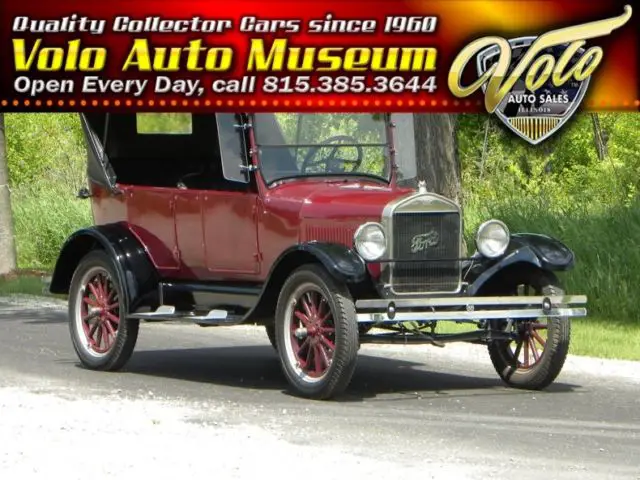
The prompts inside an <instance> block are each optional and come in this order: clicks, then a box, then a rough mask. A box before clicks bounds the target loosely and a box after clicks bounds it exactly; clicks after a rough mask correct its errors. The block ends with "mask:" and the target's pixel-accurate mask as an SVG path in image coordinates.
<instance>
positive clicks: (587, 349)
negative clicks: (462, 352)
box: [436, 317, 640, 360]
mask: <svg viewBox="0 0 640 480" xmlns="http://www.w3.org/2000/svg"><path fill="white" fill-rule="evenodd" d="M570 321H571V343H570V344H569V353H570V354H572V355H580V356H587V357H598V358H609V359H617V360H640V325H637V324H634V323H626V324H624V323H622V324H621V323H614V322H609V321H607V320H603V319H601V318H598V317H593V318H592V317H583V318H574V319H572V320H570ZM475 329H476V327H475V325H472V324H456V323H453V322H440V323H439V324H438V326H437V328H436V333H461V332H467V331H473V330H475Z"/></svg>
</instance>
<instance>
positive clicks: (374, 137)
mask: <svg viewBox="0 0 640 480" xmlns="http://www.w3.org/2000/svg"><path fill="white" fill-rule="evenodd" d="M254 127H255V136H256V143H257V145H258V149H259V156H260V167H261V171H262V175H263V176H264V178H265V181H266V182H267V183H272V182H274V181H276V180H282V179H285V178H295V177H311V176H335V175H339V176H345V175H348V176H370V177H376V178H379V179H381V180H384V181H389V176H390V171H391V169H390V168H389V147H388V144H387V135H386V123H385V117H384V115H382V114H357V113H256V114H255V121H254Z"/></svg>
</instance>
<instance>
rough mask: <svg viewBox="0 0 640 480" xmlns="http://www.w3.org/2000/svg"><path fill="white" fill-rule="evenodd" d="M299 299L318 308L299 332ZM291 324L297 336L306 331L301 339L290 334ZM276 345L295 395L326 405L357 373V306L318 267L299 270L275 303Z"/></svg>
mask: <svg viewBox="0 0 640 480" xmlns="http://www.w3.org/2000/svg"><path fill="white" fill-rule="evenodd" d="M307 292H308V294H309V297H307ZM302 296H304V297H305V299H306V300H305V302H307V306H310V305H311V303H309V302H315V303H313V304H314V305H316V306H314V308H315V310H316V311H317V315H316V316H313V315H311V316H309V317H307V320H309V318H315V319H316V320H315V321H314V322H313V324H311V323H310V324H309V327H308V328H301V327H302V326H303V321H302V320H301V319H300V318H299V317H297V316H296V313H295V312H296V311H298V313H301V312H302V310H297V308H302V309H304V303H305V302H302V300H301V298H302ZM327 307H328V309H327ZM305 311H306V310H305ZM329 314H330V315H329ZM303 316H304V314H303ZM323 318H324V321H323V320H322V319H323ZM294 319H297V320H296V322H297V327H296V332H298V331H301V330H304V331H306V334H305V336H304V340H303V339H302V338H296V337H295V336H294V334H293V333H292V331H293V330H294V326H295V325H294V323H296V322H294ZM276 342H277V350H278V354H279V356H280V362H281V365H282V369H283V371H284V374H285V376H286V378H287V380H288V382H289V384H290V385H291V387H292V388H293V390H294V391H295V392H296V394H298V395H299V396H302V397H306V398H312V399H317V400H326V399H330V398H333V397H335V396H336V395H339V394H341V393H343V392H344V391H345V389H346V388H347V386H348V385H349V383H350V381H351V378H352V376H353V372H354V371H355V368H356V362H357V354H358V348H359V345H358V325H357V321H356V311H355V305H354V303H353V300H352V298H351V296H350V294H349V291H348V289H347V288H346V287H345V286H344V285H342V284H340V283H338V282H336V281H335V280H334V279H333V278H332V277H331V276H329V274H327V273H326V271H325V270H324V269H323V268H322V267H320V266H318V265H314V264H311V265H305V266H302V267H300V268H298V269H297V270H296V271H294V272H293V273H292V275H291V276H290V277H289V278H288V279H287V281H286V282H285V284H284V285H283V287H282V290H281V292H280V295H279V298H278V305H277V308H276ZM305 344H306V350H305ZM331 345H333V348H331ZM298 347H299V350H298V351H297V353H296V351H295V349H297V348H298ZM310 351H312V352H313V354H312V355H311V354H310V353H309V352H310ZM303 352H305V353H303ZM323 352H324V353H323ZM303 356H304V357H305V358H304V359H303V358H302V357H303ZM311 357H313V358H311ZM312 360H313V361H312ZM302 363H304V364H305V365H302ZM312 365H313V371H311V370H312V368H311V366H312ZM305 366H306V367H307V370H306V371H305ZM322 367H324V368H322ZM319 368H321V369H322V372H321V373H319V372H318V369H319Z"/></svg>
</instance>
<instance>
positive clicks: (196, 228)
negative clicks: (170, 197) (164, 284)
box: [174, 190, 207, 277]
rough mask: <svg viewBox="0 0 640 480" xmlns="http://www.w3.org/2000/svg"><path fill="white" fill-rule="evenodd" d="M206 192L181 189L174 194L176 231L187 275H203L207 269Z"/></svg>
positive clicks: (183, 267)
mask: <svg viewBox="0 0 640 480" xmlns="http://www.w3.org/2000/svg"><path fill="white" fill-rule="evenodd" d="M204 193H205V192H201V191H198V190H179V191H177V193H175V194H174V201H175V209H174V217H175V231H176V243H177V247H178V254H179V255H180V264H181V269H182V270H183V273H184V274H185V276H187V277H189V276H196V277H198V276H203V275H205V274H206V270H207V260H206V256H205V251H206V250H205V245H204V226H203V223H204V222H203V216H202V203H203V202H202V199H203V196H204Z"/></svg>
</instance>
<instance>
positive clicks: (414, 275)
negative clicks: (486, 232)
mask: <svg viewBox="0 0 640 480" xmlns="http://www.w3.org/2000/svg"><path fill="white" fill-rule="evenodd" d="M392 255H393V260H394V263H393V266H392V269H391V285H392V287H393V289H394V291H395V292H396V293H420V292H450V291H455V290H456V289H457V288H458V284H459V280H460V262H459V260H458V259H459V257H460V214H459V213H457V212H411V213H396V214H395V215H394V216H393V248H392ZM397 260H400V261H397ZM402 260H407V261H406V262H402Z"/></svg>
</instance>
